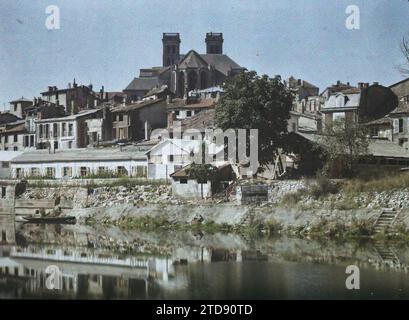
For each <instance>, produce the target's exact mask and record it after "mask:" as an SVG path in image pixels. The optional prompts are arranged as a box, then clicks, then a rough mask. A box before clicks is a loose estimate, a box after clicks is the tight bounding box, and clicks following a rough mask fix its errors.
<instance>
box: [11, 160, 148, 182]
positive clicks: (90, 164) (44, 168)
mask: <svg viewBox="0 0 409 320" xmlns="http://www.w3.org/2000/svg"><path fill="white" fill-rule="evenodd" d="M138 166H139V167H143V168H145V169H144V170H145V172H146V171H147V169H146V168H147V161H146V160H140V161H138V160H112V161H92V160H90V161H78V162H52V163H45V162H42V163H13V162H12V163H11V166H10V168H11V176H12V177H13V178H22V177H23V176H24V177H30V176H32V175H33V169H34V170H35V173H34V175H39V176H48V174H47V172H49V171H50V170H48V168H52V171H53V172H54V176H53V178H56V179H62V178H66V179H69V178H73V177H79V176H81V171H82V170H81V168H87V169H86V172H87V173H94V174H96V173H98V169H99V168H100V167H104V168H105V170H108V171H110V172H117V171H118V167H124V168H125V169H126V170H127V172H128V176H135V177H136V175H137V167H138ZM64 168H70V169H69V170H68V171H71V176H70V175H68V176H65V177H64ZM18 169H20V172H21V175H22V176H21V175H20V176H19V177H18V174H17V172H18ZM68 174H69V172H68Z"/></svg>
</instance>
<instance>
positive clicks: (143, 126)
mask: <svg viewBox="0 0 409 320" xmlns="http://www.w3.org/2000/svg"><path fill="white" fill-rule="evenodd" d="M111 112H112V139H114V140H130V141H138V140H141V139H146V140H147V139H148V138H149V133H150V131H151V130H154V129H157V128H164V127H166V100H165V99H158V100H147V101H142V102H139V103H133V104H129V105H125V106H124V105H122V106H118V107H115V108H112V109H111Z"/></svg>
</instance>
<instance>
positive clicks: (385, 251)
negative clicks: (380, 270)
mask: <svg viewBox="0 0 409 320" xmlns="http://www.w3.org/2000/svg"><path fill="white" fill-rule="evenodd" d="M374 247H375V250H376V252H377V253H378V255H379V257H380V258H381V260H382V263H383V264H384V265H386V266H389V267H400V265H401V262H400V260H399V257H398V255H397V254H396V252H395V250H394V247H393V246H392V245H391V244H386V243H381V242H375V244H374Z"/></svg>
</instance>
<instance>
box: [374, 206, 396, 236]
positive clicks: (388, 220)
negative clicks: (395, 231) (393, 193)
mask: <svg viewBox="0 0 409 320" xmlns="http://www.w3.org/2000/svg"><path fill="white" fill-rule="evenodd" d="M398 215H399V211H396V210H395V209H383V210H382V213H381V214H380V215H379V217H378V219H376V221H375V226H374V230H375V233H380V232H385V231H391V230H392V227H393V224H394V222H395V221H396V218H397V217H398Z"/></svg>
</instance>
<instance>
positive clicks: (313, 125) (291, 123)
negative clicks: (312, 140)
mask: <svg viewBox="0 0 409 320" xmlns="http://www.w3.org/2000/svg"><path fill="white" fill-rule="evenodd" d="M321 119H322V117H321V115H320V114H314V113H309V112H304V113H299V112H296V111H290V119H288V125H287V131H288V132H297V131H301V132H315V133H320V132H321V130H322V123H321V121H322V120H321Z"/></svg>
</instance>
